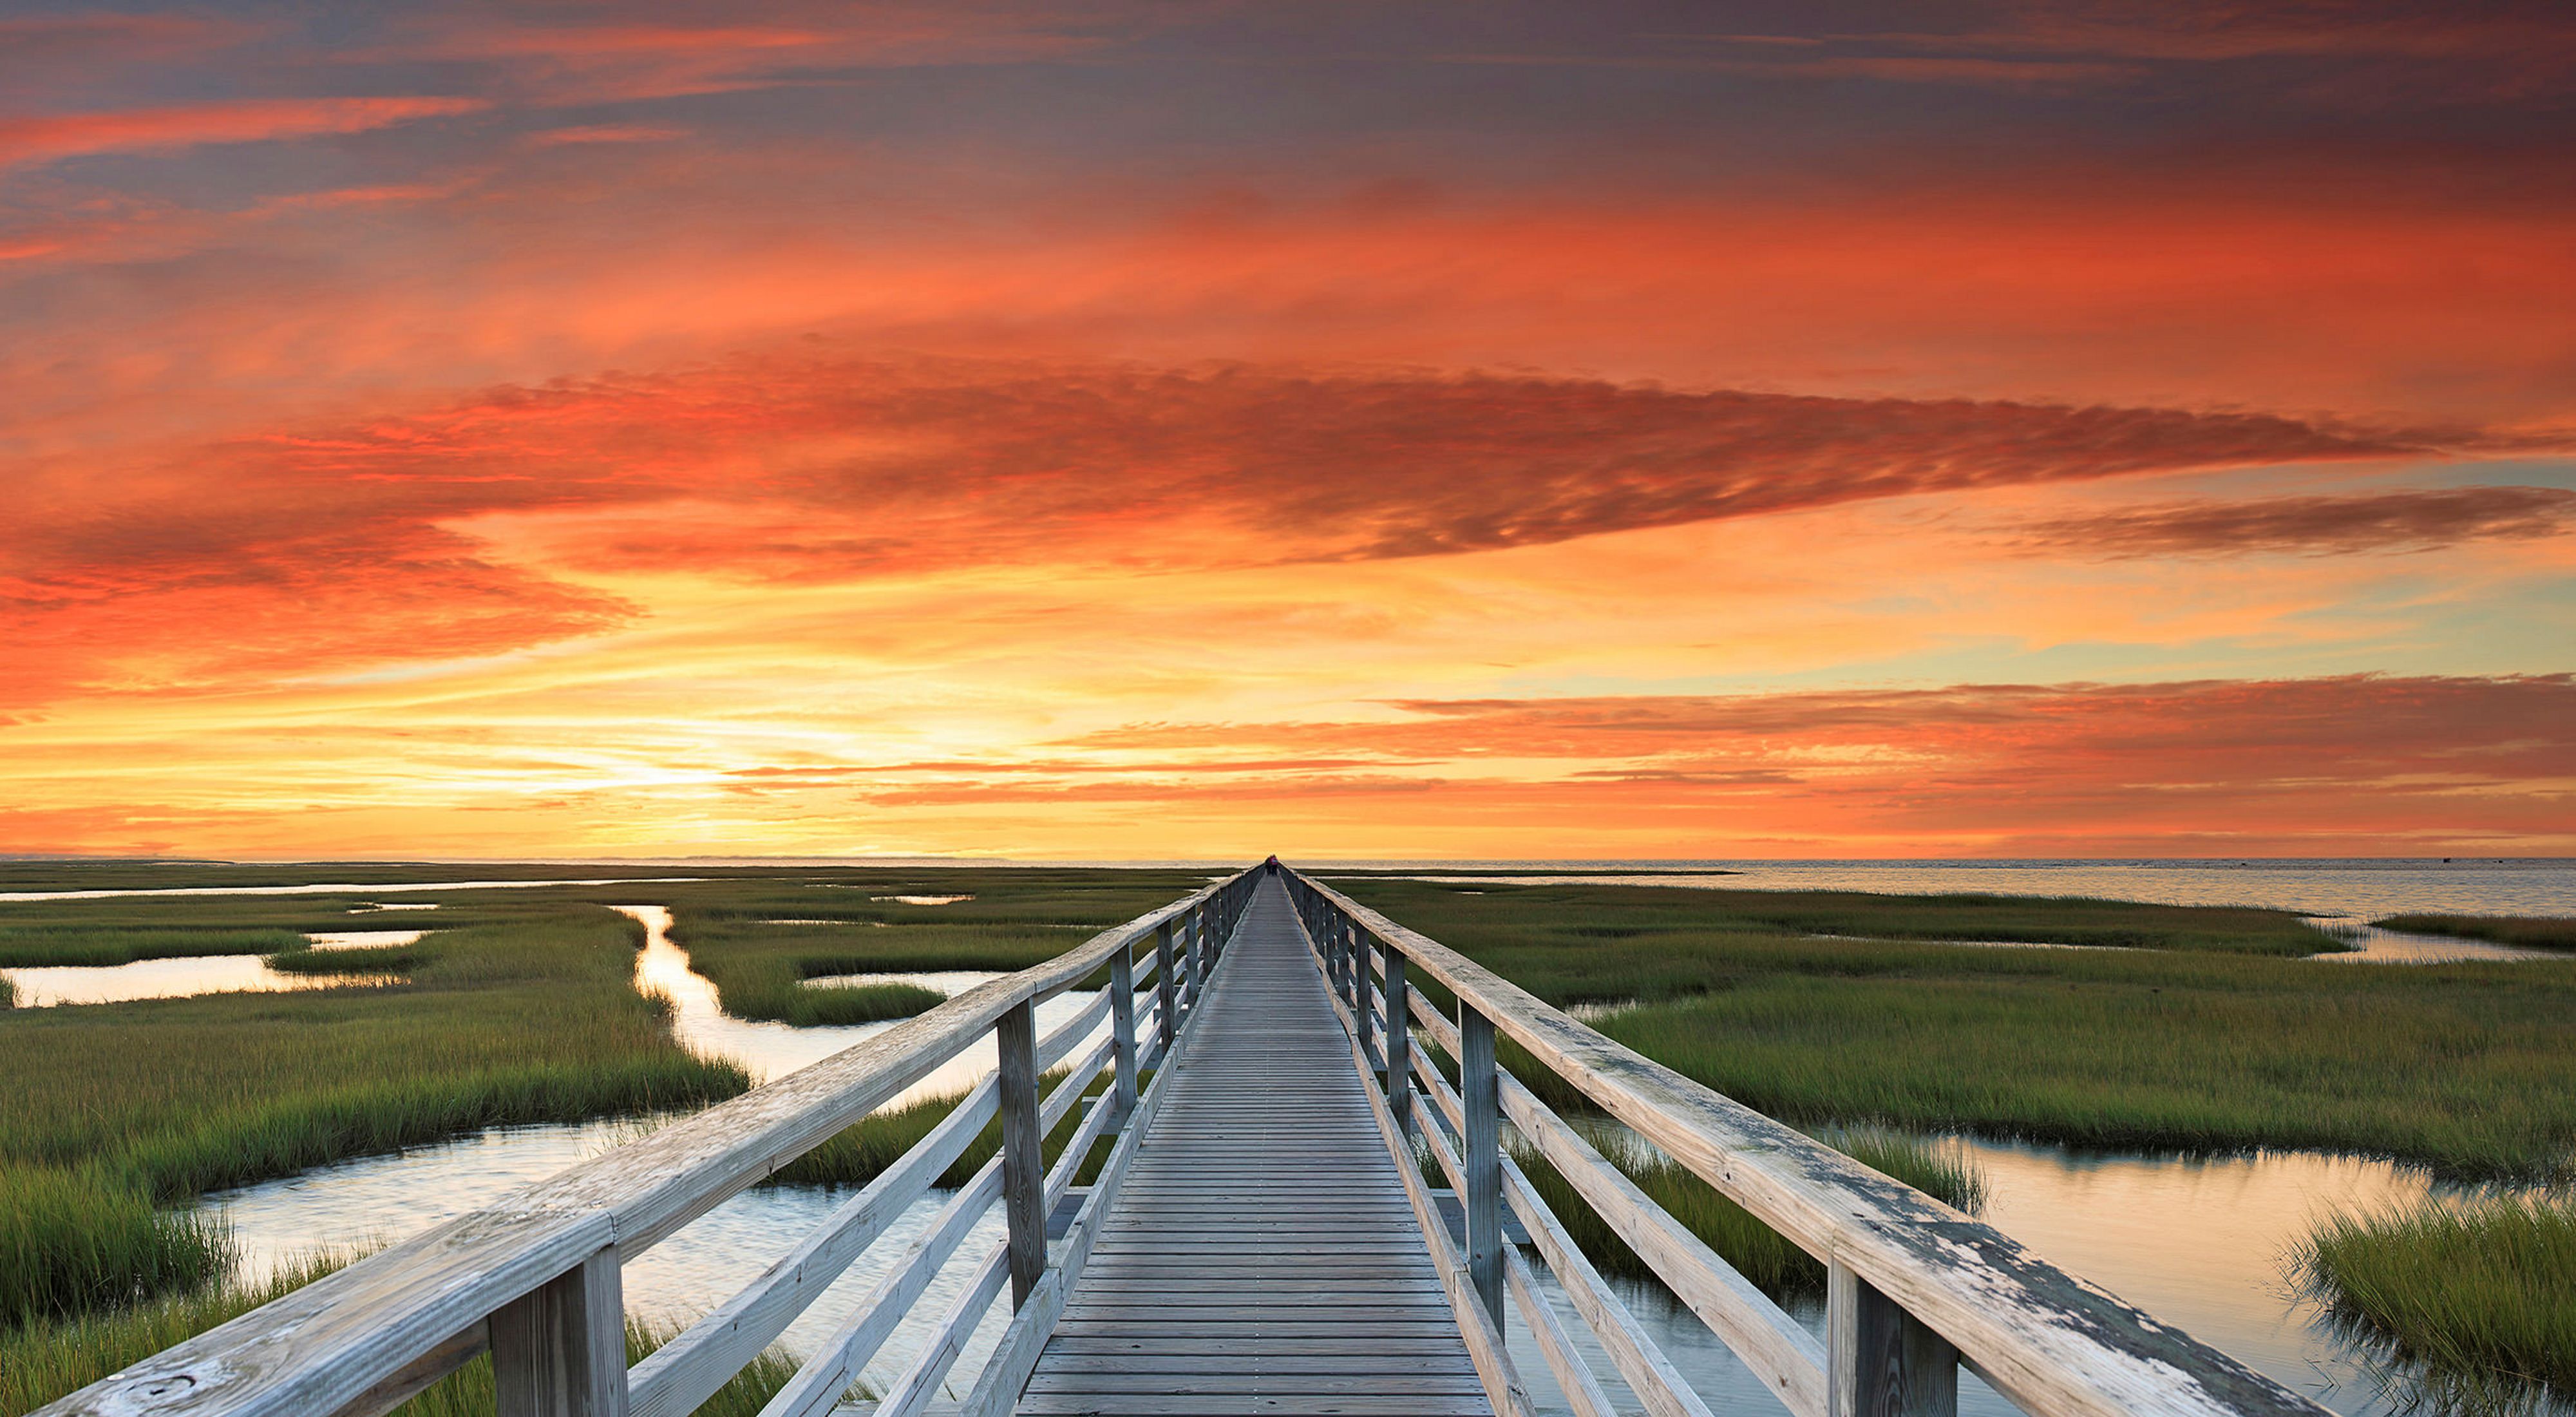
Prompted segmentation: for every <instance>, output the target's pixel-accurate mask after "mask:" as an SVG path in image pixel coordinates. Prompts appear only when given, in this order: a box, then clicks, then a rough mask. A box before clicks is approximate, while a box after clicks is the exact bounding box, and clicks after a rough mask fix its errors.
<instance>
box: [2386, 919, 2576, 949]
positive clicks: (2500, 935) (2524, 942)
mask: <svg viewBox="0 0 2576 1417" xmlns="http://www.w3.org/2000/svg"><path fill="white" fill-rule="evenodd" d="M2370 923H2371V924H2373V925H2376V926H2378V927H2379V928H2380V929H2382V930H2402V931H2405V932H2406V933H2407V934H2410V935H2449V936H2451V937H2452V938H2454V939H2461V940H2486V941H2489V942H2491V943H2494V944H2499V945H2520V946H2522V947H2523V948H2524V949H2531V950H2576V918H2571V917H2568V916H2564V915H2391V916H2389V917H2387V918H2386V919H2383V920H2373V921H2371V922H2370Z"/></svg>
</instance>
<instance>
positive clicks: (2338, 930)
mask: <svg viewBox="0 0 2576 1417" xmlns="http://www.w3.org/2000/svg"><path fill="white" fill-rule="evenodd" d="M2308 923H2309V924H2311V925H2314V926H2316V927H2317V928H2318V929H2320V930H2323V931H2325V932H2326V933H2327V934H2330V935H2333V936H2334V937H2335V938H2337V939H2339V940H2342V941H2343V942H2345V943H2346V944H2349V945H2351V946H2352V947H2353V949H2352V952H2351V953H2349V954H2333V955H2311V956H2309V958H2311V959H2320V960H2329V961H2339V962H2349V963H2357V964H2459V963H2463V962H2477V961H2484V960H2535V959H2576V955H2570V954H2568V953H2567V952H2566V951H2564V950H2531V949H2524V948H2522V947H2520V946H2517V945H2499V944H2496V943H2493V942H2492V941H2488V940H2461V939H2454V938H2453V937H2451V936H2449V935H2411V934H2407V933H2405V932H2403V931H2398V930H2382V929H2380V928H2379V927H2378V926H2376V925H2363V924H2360V923H2358V922H2355V921H2351V920H2334V919H2327V918H2323V917H2312V918H2310V919H2309V921H2308Z"/></svg>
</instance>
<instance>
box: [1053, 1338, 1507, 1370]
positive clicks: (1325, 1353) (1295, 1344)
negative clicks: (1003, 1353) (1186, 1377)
mask: <svg viewBox="0 0 2576 1417" xmlns="http://www.w3.org/2000/svg"><path fill="white" fill-rule="evenodd" d="M1054 1347H1056V1350H1059V1355H1061V1358H1064V1360H1069V1363H1072V1360H1087V1358H1105V1360H1128V1363H1234V1360H1247V1363H1267V1360H1273V1358H1352V1360H1396V1363H1404V1365H1406V1368H1409V1371H1419V1368H1422V1365H1425V1363H1437V1360H1445V1358H1458V1360H1463V1355H1461V1353H1458V1345H1455V1342H1453V1340H1450V1337H1448V1335H1443V1337H1383V1335H1370V1337H1347V1335H1342V1337H1332V1340H1324V1337H1285V1335H1283V1337H1273V1335H1242V1337H1234V1342H1229V1345H1226V1353H1221V1355H1213V1358H1211V1355H1208V1345H1206V1342H1200V1340H1195V1337H1185V1335H1136V1337H1097V1335H1064V1332H1059V1335H1056V1340H1054Z"/></svg>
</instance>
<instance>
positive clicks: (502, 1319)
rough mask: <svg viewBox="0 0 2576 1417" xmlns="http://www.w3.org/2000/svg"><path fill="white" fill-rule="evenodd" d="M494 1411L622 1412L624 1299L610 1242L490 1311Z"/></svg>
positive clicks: (553, 1414)
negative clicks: (565, 1271)
mask: <svg viewBox="0 0 2576 1417" xmlns="http://www.w3.org/2000/svg"><path fill="white" fill-rule="evenodd" d="M490 1332H491V1335H492V1401H493V1411H494V1412H495V1413H496V1414H498V1417H626V1303H625V1299H624V1297H623V1276H622V1275H621V1274H620V1273H619V1270H618V1267H617V1250H616V1248H615V1247H614V1246H611V1247H610V1248H608V1249H604V1250H601V1251H600V1252H598V1253H597V1254H594V1255H592V1256H591V1257H590V1258H588V1259H586V1260H583V1261H582V1262H581V1264H580V1265H579V1267H577V1268H575V1269H573V1270H571V1271H570V1272H568V1273H565V1274H563V1275H560V1276H558V1277H556V1278H554V1279H552V1280H549V1281H547V1282H546V1283H544V1284H542V1285H539V1286H538V1287H537V1288H536V1289H535V1290H533V1291H532V1292H530V1293H528V1294H525V1295H522V1296H520V1297H519V1298H517V1299H513V1300H511V1301H510V1302H509V1303H507V1304H504V1305H503V1306H501V1308H500V1309H498V1310H497V1311H495V1312H494V1313H493V1315H492V1319H491V1328H490Z"/></svg>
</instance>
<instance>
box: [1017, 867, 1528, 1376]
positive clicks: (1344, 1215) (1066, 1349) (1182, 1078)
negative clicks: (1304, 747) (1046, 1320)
mask: <svg viewBox="0 0 2576 1417" xmlns="http://www.w3.org/2000/svg"><path fill="white" fill-rule="evenodd" d="M1203 1007H1204V1011H1205V1012H1204V1016H1203V1017H1201V1018H1199V1019H1198V1021H1197V1022H1196V1023H1195V1024H1194V1025H1193V1026H1192V1027H1193V1032H1194V1035H1195V1036H1194V1037H1193V1039H1192V1041H1191V1044H1190V1046H1189V1048H1188V1049H1186V1050H1185V1051H1184V1055H1183V1057H1182V1060H1181V1061H1180V1063H1179V1064H1178V1065H1177V1066H1176V1067H1175V1069H1174V1070H1173V1073H1172V1076H1171V1077H1170V1078H1169V1079H1168V1080H1167V1083H1166V1086H1168V1087H1169V1088H1170V1089H1171V1091H1170V1093H1169V1095H1168V1096H1167V1097H1166V1098H1165V1099H1164V1101H1163V1104H1162V1108H1161V1111H1160V1112H1159V1113H1158V1114H1157V1115H1156V1116H1155V1118H1154V1119H1153V1122H1152V1124H1151V1126H1150V1127H1149V1129H1148V1130H1147V1131H1146V1133H1145V1135H1144V1137H1143V1139H1142V1142H1141V1144H1140V1147H1139V1150H1138V1152H1137V1155H1136V1161H1135V1167H1134V1169H1133V1170H1132V1171H1131V1172H1130V1173H1129V1174H1128V1177H1127V1181H1126V1184H1125V1185H1124V1186H1122V1187H1121V1188H1120V1190H1119V1192H1118V1196H1117V1199H1116V1201H1115V1203H1114V1204H1113V1205H1112V1207H1111V1209H1110V1212H1109V1214H1108V1216H1107V1218H1106V1220H1105V1222H1104V1224H1103V1228H1102V1232H1101V1236H1100V1241H1099V1244H1098V1245H1097V1246H1096V1247H1095V1248H1094V1249H1093V1251H1092V1253H1091V1261H1090V1263H1089V1264H1088V1265H1087V1266H1085V1267H1084V1269H1083V1271H1082V1277H1081V1280H1080V1282H1079V1283H1077V1284H1076V1285H1075V1286H1074V1290H1073V1293H1072V1294H1071V1295H1070V1296H1069V1298H1068V1299H1067V1301H1066V1304H1065V1310H1064V1315H1063V1317H1062V1318H1061V1319H1060V1320H1058V1322H1057V1324H1056V1327H1055V1334H1054V1337H1053V1338H1051V1339H1050V1340H1049V1341H1048V1343H1047V1345H1046V1349H1045V1351H1044V1353H1043V1354H1041V1355H1040V1357H1039V1359H1038V1365H1037V1371H1036V1373H1035V1375H1034V1376H1033V1377H1031V1379H1030V1380H1029V1384H1028V1387H1027V1388H1026V1389H1025V1391H1024V1392H1023V1394H1022V1396H1021V1398H1020V1404H1019V1411H1020V1412H1022V1413H1025V1414H1031V1417H1041V1415H1043V1417H1054V1415H1055V1414H1073V1413H1098V1414H1133V1415H1134V1417H1145V1414H1161V1413H1197V1414H1207V1415H1208V1417H1223V1414H1232V1413H1352V1414H1365V1413H1405V1414H1413V1417H1471V1414H1472V1417H1488V1414H1490V1413H1491V1412H1492V1408H1491V1407H1490V1406H1488V1404H1487V1403H1486V1400H1485V1396H1484V1389H1483V1387H1482V1385H1481V1384H1480V1383H1479V1382H1478V1381H1477V1378H1476V1370H1475V1368H1474V1367H1473V1365H1471V1364H1470V1363H1469V1361H1468V1357H1467V1348H1466V1344H1465V1342H1464V1340H1463V1339H1462V1338H1461V1337H1460V1335H1459V1330H1458V1319H1457V1316H1456V1313H1455V1312H1454V1311H1453V1310H1452V1309H1451V1307H1450V1304H1449V1299H1448V1296H1447V1295H1446V1294H1445V1293H1444V1292H1443V1291H1442V1289H1441V1287H1440V1279H1439V1275H1438V1274H1437V1273H1436V1272H1435V1271H1434V1270H1433V1269H1432V1265H1431V1256H1430V1252H1429V1251H1428V1250H1427V1249H1426V1248H1425V1246H1424V1243H1423V1238H1422V1231H1421V1228H1420V1226H1419V1225H1417V1224H1416V1223H1415V1220H1414V1215H1413V1211H1412V1209H1411V1207H1410V1206H1408V1205H1407V1204H1406V1201H1405V1196H1404V1188H1403V1183H1402V1181H1401V1180H1400V1179H1399V1178H1398V1176H1397V1174H1396V1170H1395V1162H1394V1160H1393V1158H1391V1157H1389V1156H1388V1155H1387V1152H1386V1146H1385V1144H1384V1143H1383V1142H1382V1141H1381V1140H1380V1139H1379V1134H1378V1130H1377V1126H1376V1123H1375V1122H1374V1121H1373V1120H1372V1119H1371V1117H1370V1114H1369V1099H1368V1095H1367V1093H1366V1092H1365V1091H1364V1090H1363V1084H1362V1082H1361V1079H1360V1075H1359V1073H1358V1072H1357V1070H1355V1069H1354V1068H1353V1067H1352V1065H1351V1053H1350V1044H1349V1042H1348V1041H1347V1038H1346V1036H1345V1035H1344V1034H1343V1032H1342V1029H1341V1025H1340V1024H1339V1023H1338V1022H1337V1021H1336V1020H1335V1018H1334V1016H1333V1011H1332V1005H1331V1003H1330V1001H1329V1000H1328V999H1327V998H1326V996H1325V993H1324V981H1323V976H1322V975H1321V974H1320V973H1319V972H1318V971H1317V970H1316V968H1315V965H1314V962H1313V959H1312V957H1311V956H1310V955H1308V953H1307V951H1306V946H1305V944H1304V942H1303V940H1302V939H1301V938H1300V936H1299V933H1298V928H1297V920H1296V915H1295V913H1294V911H1293V910H1292V909H1291V907H1290V906H1289V903H1288V900H1287V895H1286V892H1285V891H1283V890H1282V889H1281V888H1280V886H1279V885H1278V884H1277V883H1276V882H1275V881H1268V882H1264V883H1263V885H1262V886H1261V888H1260V890H1259V892H1258V893H1257V894H1256V895H1255V896H1254V897H1253V901H1252V904H1251V907H1250V909H1249V911H1248V912H1247V914H1246V915H1245V918H1244V921H1243V924H1242V928H1241V929H1240V930H1239V931H1238V932H1237V934H1236V936H1235V938H1234V940H1233V942H1232V944H1231V945H1230V946H1229V947H1228V948H1227V951H1226V955H1225V966H1224V968H1222V969H1220V970H1219V971H1217V976H1216V980H1215V983H1214V984H1213V985H1212V986H1211V987H1210V988H1209V990H1208V993H1207V1000H1206V1003H1205V1005H1204V1006H1203Z"/></svg>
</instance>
